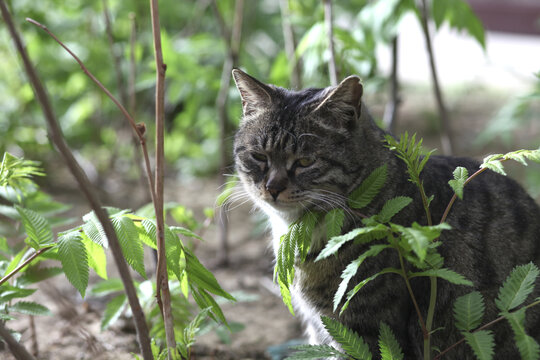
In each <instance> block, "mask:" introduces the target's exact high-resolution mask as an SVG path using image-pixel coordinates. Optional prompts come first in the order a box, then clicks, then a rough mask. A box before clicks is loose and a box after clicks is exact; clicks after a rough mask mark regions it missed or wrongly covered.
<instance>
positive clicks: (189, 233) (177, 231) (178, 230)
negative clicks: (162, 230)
mask: <svg viewBox="0 0 540 360" xmlns="http://www.w3.org/2000/svg"><path fill="white" fill-rule="evenodd" d="M169 229H171V231H172V232H173V233H175V234H180V235H184V236H185V237H188V238H193V239H197V240H201V241H203V239H202V238H201V237H200V236H199V235H197V234H195V233H194V232H193V231H191V230H189V229H187V228H185V227H182V226H169Z"/></svg>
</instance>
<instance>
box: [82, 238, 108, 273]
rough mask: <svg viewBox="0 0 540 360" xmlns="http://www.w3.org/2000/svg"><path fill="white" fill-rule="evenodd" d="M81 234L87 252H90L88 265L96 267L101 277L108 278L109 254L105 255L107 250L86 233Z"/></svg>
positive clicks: (95, 269)
mask: <svg viewBox="0 0 540 360" xmlns="http://www.w3.org/2000/svg"><path fill="white" fill-rule="evenodd" d="M81 236H82V242H83V244H84V247H85V248H86V253H87V254H88V265H89V266H90V267H91V268H92V269H94V271H95V272H96V274H97V275H98V276H99V277H100V278H102V279H107V256H106V255H105V250H103V247H101V246H100V245H98V244H96V243H95V242H93V241H92V240H90V238H89V237H88V236H86V234H84V233H83V234H81Z"/></svg>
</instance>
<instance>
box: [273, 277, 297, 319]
mask: <svg viewBox="0 0 540 360" xmlns="http://www.w3.org/2000/svg"><path fill="white" fill-rule="evenodd" d="M277 281H278V285H279V292H280V293H281V299H282V300H283V303H284V304H285V305H287V309H289V312H290V313H291V314H292V315H293V316H294V309H293V306H292V299H291V291H290V290H289V284H285V283H283V281H281V278H279V277H278V280H277Z"/></svg>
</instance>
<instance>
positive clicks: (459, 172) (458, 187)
mask: <svg viewBox="0 0 540 360" xmlns="http://www.w3.org/2000/svg"><path fill="white" fill-rule="evenodd" d="M453 175H454V179H453V180H450V181H448V185H450V187H451V188H452V190H454V192H455V193H456V195H457V196H458V198H460V199H462V200H463V188H464V187H465V181H467V178H468V177H469V172H468V171H467V169H466V168H464V167H462V166H458V167H457V168H456V169H455V170H454V173H453Z"/></svg>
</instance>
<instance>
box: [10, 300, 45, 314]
mask: <svg viewBox="0 0 540 360" xmlns="http://www.w3.org/2000/svg"><path fill="white" fill-rule="evenodd" d="M10 311H15V312H18V313H21V314H26V315H36V316H40V315H52V313H51V311H50V310H49V309H48V308H46V307H45V306H43V305H41V304H38V303H35V302H33V301H19V302H17V303H15V304H13V305H10V306H8V312H10Z"/></svg>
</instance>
